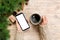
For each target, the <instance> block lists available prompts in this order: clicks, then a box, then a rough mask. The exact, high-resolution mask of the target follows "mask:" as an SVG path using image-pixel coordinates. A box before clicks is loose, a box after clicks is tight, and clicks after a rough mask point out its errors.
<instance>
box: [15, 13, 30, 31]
mask: <svg viewBox="0 0 60 40" xmlns="http://www.w3.org/2000/svg"><path fill="white" fill-rule="evenodd" d="M16 19H17V21H18V23H19V25H20V27H21V29H22V30H23V31H24V30H27V29H28V28H30V26H29V24H28V22H27V21H26V18H25V15H24V14H23V13H22V12H21V13H19V14H17V15H16Z"/></svg>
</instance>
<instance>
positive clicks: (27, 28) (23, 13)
mask: <svg viewBox="0 0 60 40" xmlns="http://www.w3.org/2000/svg"><path fill="white" fill-rule="evenodd" d="M21 14H23V16H24V18H25V15H24V13H22V12H21V13H19V14H17V15H16V16H18V15H21ZM16 16H15V17H16ZM16 19H17V18H16ZM25 20H26V18H25ZM17 21H18V19H17ZM26 22H27V20H26ZM18 23H19V22H18ZM27 24H28V22H27ZM19 25H20V24H19ZM28 26H29V24H28ZM20 27H21V25H20ZM29 28H30V26H29V27H28V28H26V29H24V30H23V29H22V27H21V29H22V31H25V30H27V29H29Z"/></svg>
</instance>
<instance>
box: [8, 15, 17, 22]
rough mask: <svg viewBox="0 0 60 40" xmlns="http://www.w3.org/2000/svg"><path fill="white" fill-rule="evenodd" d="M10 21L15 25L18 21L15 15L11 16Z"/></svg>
mask: <svg viewBox="0 0 60 40" xmlns="http://www.w3.org/2000/svg"><path fill="white" fill-rule="evenodd" d="M9 20H10V21H11V22H12V23H14V22H15V21H16V18H15V17H14V16H13V15H11V16H9Z"/></svg>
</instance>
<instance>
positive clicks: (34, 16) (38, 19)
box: [31, 14, 41, 23]
mask: <svg viewBox="0 0 60 40" xmlns="http://www.w3.org/2000/svg"><path fill="white" fill-rule="evenodd" d="M40 19H41V17H40V15H39V14H33V15H32V16H31V20H32V22H33V23H38V22H39V21H40Z"/></svg>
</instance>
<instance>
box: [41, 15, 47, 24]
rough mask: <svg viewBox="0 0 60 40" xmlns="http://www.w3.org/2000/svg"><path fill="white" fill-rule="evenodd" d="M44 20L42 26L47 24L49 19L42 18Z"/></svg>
mask: <svg viewBox="0 0 60 40" xmlns="http://www.w3.org/2000/svg"><path fill="white" fill-rule="evenodd" d="M42 20H43V22H42V23H41V25H45V24H47V18H46V16H42Z"/></svg>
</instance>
